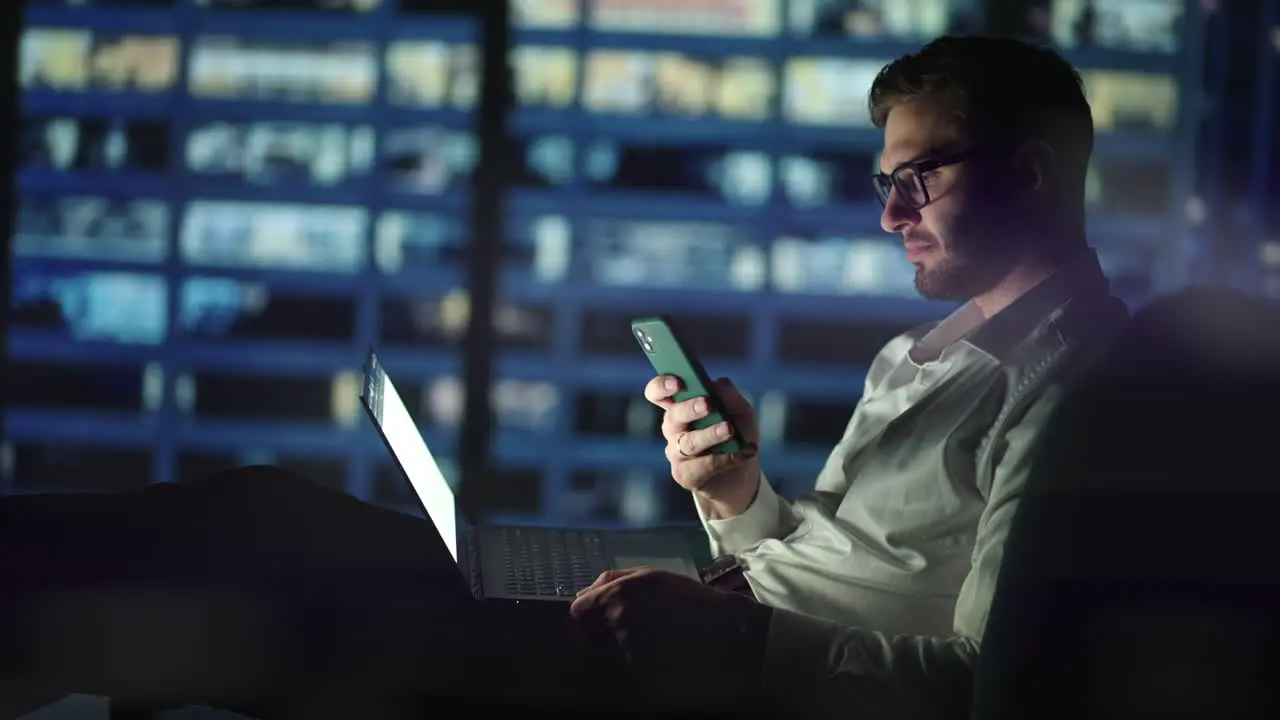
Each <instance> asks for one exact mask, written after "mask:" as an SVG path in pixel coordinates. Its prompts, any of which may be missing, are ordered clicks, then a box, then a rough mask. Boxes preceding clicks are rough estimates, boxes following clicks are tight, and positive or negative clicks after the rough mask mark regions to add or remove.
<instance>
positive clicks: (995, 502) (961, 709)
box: [763, 390, 1058, 718]
mask: <svg viewBox="0 0 1280 720" xmlns="http://www.w3.org/2000/svg"><path fill="white" fill-rule="evenodd" d="M1057 397H1058V393H1057V392H1056V390H1051V391H1050V392H1046V393H1045V394H1044V395H1042V396H1041V397H1040V398H1039V399H1037V400H1036V401H1035V402H1034V403H1033V404H1032V405H1031V407H1030V408H1029V409H1028V410H1027V412H1026V414H1025V415H1024V416H1023V418H1022V420H1021V421H1019V422H1018V423H1017V424H1016V425H1015V426H1013V427H1012V428H1010V429H1009V430H1008V431H1007V432H1006V433H1005V434H1004V436H1003V437H1002V438H999V439H997V440H996V442H997V443H998V444H997V445H996V446H995V447H993V448H992V451H993V453H994V454H993V457H995V458H998V459H996V460H994V461H993V468H994V469H993V470H992V473H991V479H992V482H991V485H990V491H989V492H988V496H987V505H986V508H985V509H984V510H983V513H982V515H981V517H980V519H979V521H978V531H977V538H976V542H975V544H974V551H973V562H972V567H971V569H970V571H969V574H968V575H967V576H966V578H965V580H964V583H963V585H962V586H961V589H960V595H959V598H958V599H957V601H956V610H955V619H954V631H953V633H952V634H951V635H950V636H949V637H930V636H910V635H899V636H889V635H886V634H884V633H879V632H873V631H870V630H864V629H861V628H853V627H845V626H841V625H839V624H837V623H832V622H828V621H825V620H819V619H816V618H812V617H808V616H805V615H801V614H799V613H795V612H790V611H785V610H774V612H773V616H772V619H771V620H770V623H769V633H768V640H767V645H766V653H765V667H764V673H763V680H764V683H765V686H766V688H767V689H768V690H769V692H770V694H771V695H773V696H774V697H777V698H781V699H782V701H783V702H818V701H819V700H815V698H822V700H821V702H836V703H839V707H841V708H843V709H844V710H843V712H845V713H846V714H848V715H849V716H850V717H856V716H857V715H859V713H860V711H867V712H870V711H872V710H874V711H875V712H877V713H879V712H883V711H884V709H885V703H886V702H890V703H897V704H898V706H899V707H901V708H903V711H904V712H907V713H914V714H923V717H956V718H961V717H967V716H968V709H969V700H970V694H971V688H972V683H973V666H974V663H975V661H976V660H977V657H978V648H979V644H980V643H981V641H982V635H983V632H984V630H985V626H986V621H987V612H988V610H989V609H990V606H991V597H992V594H993V593H994V591H995V584H996V576H997V575H998V573H999V570H1000V562H1001V560H1002V559H1003V556H1004V541H1005V538H1006V537H1007V535H1008V532H1009V526H1010V523H1011V521H1012V519H1013V515H1014V512H1015V511H1016V509H1017V505H1018V501H1019V499H1020V497H1021V495H1022V491H1023V488H1024V487H1025V485H1026V480H1027V475H1028V471H1029V469H1030V464H1031V461H1032V457H1033V454H1034V449H1035V447H1034V446H1035V441H1036V439H1037V438H1038V437H1039V434H1040V430H1041V428H1042V427H1043V426H1044V424H1045V422H1046V420H1047V419H1048V415H1049V412H1050V411H1051V409H1052V407H1053V406H1054V405H1055V404H1056V399H1057ZM785 709H786V710H788V711H790V710H796V711H802V710H812V708H785ZM877 716H879V715H877Z"/></svg>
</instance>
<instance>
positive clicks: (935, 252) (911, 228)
mask: <svg viewBox="0 0 1280 720" xmlns="http://www.w3.org/2000/svg"><path fill="white" fill-rule="evenodd" d="M970 149H972V148H971V147H970V145H969V143H967V142H966V139H965V138H964V137H963V135H962V134H961V133H960V132H959V131H958V129H957V128H956V123H955V122H954V121H953V120H952V119H951V118H950V117H949V116H948V115H947V114H946V113H944V112H941V111H939V110H938V109H937V108H936V106H935V105H933V104H932V103H929V102H926V101H923V100H912V101H908V102H905V103H903V104H900V105H898V106H896V107H894V108H893V110H891V111H890V112H889V117H888V121H887V123H886V124H885V132H884V151H883V152H882V153H881V156H880V171H881V172H883V173H886V174H887V173H890V172H892V171H893V170H894V169H896V168H898V167H899V166H901V165H903V164H904V163H909V162H918V161H927V160H930V159H936V158H942V157H944V156H947V155H952V154H954V153H957V152H964V151H968V150H970ZM978 162H980V161H979V160H976V159H971V160H964V161H961V162H958V163H955V164H949V165H945V166H943V167H939V168H936V169H934V170H931V171H929V172H926V173H924V174H922V175H921V176H920V180H921V181H922V182H923V183H924V186H925V189H926V190H927V191H928V197H929V203H928V204H926V205H925V206H924V207H922V208H918V209H913V208H912V207H911V205H910V204H908V202H907V200H906V198H904V197H902V194H901V193H900V192H899V191H898V190H897V189H896V188H895V189H894V191H893V193H892V194H891V195H890V197H889V201H888V202H887V203H886V204H885V209H884V212H883V213H882V214H881V216H880V226H881V227H882V228H884V230H885V232H890V233H898V234H900V235H901V236H902V241H903V244H904V245H905V247H906V252H907V258H908V259H909V260H910V261H911V262H912V264H914V265H915V266H916V289H917V290H918V291H919V292H920V294H921V295H923V296H924V297H926V298H929V299H931V300H961V301H963V300H969V299H971V298H973V297H974V296H976V295H980V294H982V293H983V292H986V291H987V290H990V289H991V288H992V287H993V286H994V285H995V284H996V283H997V282H999V280H1000V279H1001V278H1002V277H1003V276H1004V275H1005V274H1006V273H1007V272H1008V271H1009V269H1010V268H1011V267H1012V265H1013V263H1014V261H1015V258H1014V254H1013V252H1012V250H1013V248H1012V247H1010V245H1009V242H1010V241H1011V240H1012V238H1010V237H1009V233H1008V232H1007V227H1003V228H1002V226H1003V225H1005V222H1004V221H1005V220H1006V219H1007V216H1008V215H1009V213H1010V212H1011V207H1010V206H1009V205H1007V204H1006V205H1004V206H1003V207H1001V205H1002V203H1000V202H999V200H1000V198H999V197H998V196H999V194H1000V193H999V192H998V191H996V190H995V188H994V186H993V183H989V182H984V181H983V179H982V177H981V176H982V173H981V172H980V170H979V168H978V166H977V163H978ZM1005 200H1006V201H1009V200H1012V198H1006V199H1005Z"/></svg>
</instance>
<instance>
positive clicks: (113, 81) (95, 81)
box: [18, 28, 180, 93]
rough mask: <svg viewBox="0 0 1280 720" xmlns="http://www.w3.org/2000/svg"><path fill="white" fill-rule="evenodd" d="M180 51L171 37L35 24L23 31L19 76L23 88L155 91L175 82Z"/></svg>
mask: <svg viewBox="0 0 1280 720" xmlns="http://www.w3.org/2000/svg"><path fill="white" fill-rule="evenodd" d="M179 54H180V47H179V43H178V39H177V38H174V37H166V36H144V35H106V34H101V35H94V34H93V33H91V32H89V31H87V30H62V29H51V28H36V29H31V30H28V31H26V32H25V33H23V35H22V40H21V43H20V50H19V69H18V77H19V81H20V83H21V85H22V87H23V88H24V89H27V90H51V91H55V92H86V91H97V92H139V93H158V92H164V91H166V90H170V89H172V88H173V86H174V84H175V83H176V82H177V78H178V57H179Z"/></svg>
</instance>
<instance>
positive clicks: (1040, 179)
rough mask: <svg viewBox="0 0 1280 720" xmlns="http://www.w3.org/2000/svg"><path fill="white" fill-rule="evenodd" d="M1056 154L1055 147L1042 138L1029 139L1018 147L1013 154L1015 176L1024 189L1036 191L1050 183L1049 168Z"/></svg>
mask: <svg viewBox="0 0 1280 720" xmlns="http://www.w3.org/2000/svg"><path fill="white" fill-rule="evenodd" d="M1054 158H1055V155H1054V152H1053V148H1051V147H1049V145H1048V144H1047V143H1045V142H1044V141H1042V140H1028V141H1027V142H1025V143H1023V144H1022V145H1020V146H1019V147H1018V150H1017V151H1016V152H1015V153H1014V156H1013V171H1014V178H1016V181H1017V183H1018V186H1019V187H1020V188H1021V189H1022V190H1024V191H1035V190H1039V189H1041V188H1043V187H1044V186H1045V185H1046V184H1047V183H1048V178H1049V169H1050V167H1051V166H1052V164H1053V161H1054Z"/></svg>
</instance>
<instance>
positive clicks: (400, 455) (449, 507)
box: [362, 352, 458, 561]
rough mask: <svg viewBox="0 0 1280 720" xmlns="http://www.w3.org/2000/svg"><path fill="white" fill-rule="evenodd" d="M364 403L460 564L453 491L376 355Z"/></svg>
mask: <svg viewBox="0 0 1280 720" xmlns="http://www.w3.org/2000/svg"><path fill="white" fill-rule="evenodd" d="M362 399H363V400H364V403H365V407H366V408H367V409H368V410H369V414H370V415H371V416H372V417H373V422H374V423H375V424H376V425H377V426H378V428H379V429H380V430H381V431H382V435H383V437H385V438H386V441H387V445H388V446H389V447H390V450H391V454H392V455H394V456H395V458H396V460H397V461H399V463H400V467H401V468H403V469H404V474H405V476H406V477H407V478H408V479H409V484H410V485H412V486H413V492H414V494H415V495H417V496H418V501H419V502H420V503H422V509H423V510H425V511H426V513H427V517H428V518H430V519H431V522H432V523H434V524H435V526H436V530H437V531H438V532H439V533H440V537H441V538H443V539H444V543H445V545H446V546H447V547H448V548H449V554H450V555H452V556H453V559H454V561H457V559H458V515H457V509H456V507H455V503H454V497H453V489H452V488H450V487H449V483H448V482H446V481H445V479H444V473H442V472H441V471H440V465H439V464H437V463H436V459H435V458H434V457H433V456H432V455H431V450H430V449H428V448H427V444H426V443H425V442H424V441H423V440H422V433H421V432H419V431H418V427H417V425H415V424H414V422H413V418H412V417H410V415H409V410H408V408H406V407H405V406H404V402H403V401H401V399H400V394H399V393H397V392H396V388H395V386H394V385H392V384H391V378H389V377H387V373H386V371H385V370H383V369H382V364H381V363H380V362H379V361H378V357H377V355H375V354H373V353H372V352H371V353H369V359H368V361H367V362H366V363H365V374H364V391H363V393H362Z"/></svg>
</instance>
